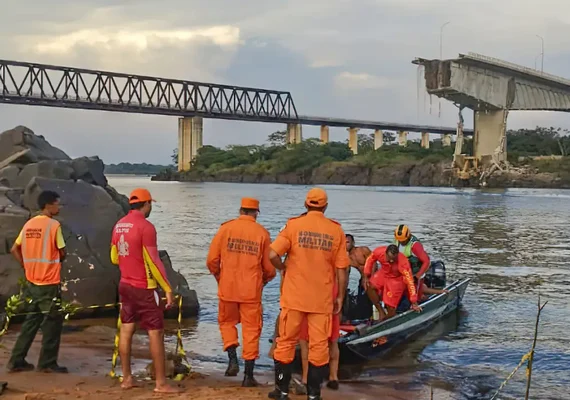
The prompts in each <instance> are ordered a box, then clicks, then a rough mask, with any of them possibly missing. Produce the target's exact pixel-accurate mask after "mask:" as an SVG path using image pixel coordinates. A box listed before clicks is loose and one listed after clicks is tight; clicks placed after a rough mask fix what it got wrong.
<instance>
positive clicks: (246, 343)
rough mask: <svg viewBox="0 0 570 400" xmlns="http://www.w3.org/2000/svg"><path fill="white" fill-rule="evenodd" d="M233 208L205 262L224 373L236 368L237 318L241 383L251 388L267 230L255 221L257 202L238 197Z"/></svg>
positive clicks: (268, 274)
mask: <svg viewBox="0 0 570 400" xmlns="http://www.w3.org/2000/svg"><path fill="white" fill-rule="evenodd" d="M239 213H240V216H239V217H238V218H237V219H233V220H230V221H227V222H224V223H223V224H222V225H221V226H220V229H219V230H218V232H217V233H216V236H214V238H213V240H212V243H211V244H210V251H209V252H208V258H207V261H206V264H207V266H208V269H209V270H210V273H211V274H212V275H214V277H215V278H216V281H217V282H218V297H219V307H218V324H219V326H220V332H221V334H222V340H223V342H224V351H226V352H227V353H228V358H229V364H228V369H227V370H226V376H236V375H237V374H238V373H239V364H238V359H237V353H236V349H237V347H238V346H239V341H238V331H237V328H236V325H237V324H239V323H240V322H241V326H242V335H243V358H244V360H245V373H244V378H243V382H242V386H243V387H254V386H257V385H258V384H257V382H256V380H255V379H254V377H253V370H254V367H255V360H256V359H257V358H259V338H260V336H261V329H262V327H263V309H262V306H261V295H262V292H263V286H264V285H265V284H267V283H268V282H269V281H271V280H272V279H273V278H274V277H275V268H274V267H273V265H272V264H271V261H270V260H269V246H270V245H271V238H270V236H269V232H268V231H267V230H266V229H265V228H264V227H263V226H262V225H260V224H258V223H257V222H256V221H257V216H258V214H259V201H258V200H256V199H253V198H247V197H246V198H243V199H242V200H241V207H240V210H239Z"/></svg>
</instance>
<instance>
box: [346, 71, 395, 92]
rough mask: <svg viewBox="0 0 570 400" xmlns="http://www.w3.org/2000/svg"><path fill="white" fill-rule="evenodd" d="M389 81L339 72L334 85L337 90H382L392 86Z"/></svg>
mask: <svg viewBox="0 0 570 400" xmlns="http://www.w3.org/2000/svg"><path fill="white" fill-rule="evenodd" d="M394 84H395V82H394V81H393V80H391V79H388V78H385V77H381V76H375V75H370V74H366V73H352V72H347V71H345V72H341V73H340V74H338V75H337V76H336V77H335V85H336V86H337V87H338V88H339V89H347V90H351V89H356V90H361V89H384V88H387V87H390V86H392V85H394Z"/></svg>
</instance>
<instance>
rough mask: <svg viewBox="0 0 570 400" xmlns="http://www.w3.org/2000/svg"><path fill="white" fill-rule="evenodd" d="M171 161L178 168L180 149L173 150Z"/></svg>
mask: <svg viewBox="0 0 570 400" xmlns="http://www.w3.org/2000/svg"><path fill="white" fill-rule="evenodd" d="M170 159H171V160H172V165H174V166H175V167H178V148H176V149H174V150H172V155H171V156H170Z"/></svg>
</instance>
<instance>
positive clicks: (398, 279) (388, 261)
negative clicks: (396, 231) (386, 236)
mask: <svg viewBox="0 0 570 400" xmlns="http://www.w3.org/2000/svg"><path fill="white" fill-rule="evenodd" d="M376 262H378V263H380V269H379V270H378V271H376V272H375V273H374V275H373V276H372V277H371V278H370V276H371V275H372V268H373V267H374V263H376ZM364 274H365V275H366V277H367V278H369V282H370V285H371V286H372V287H373V288H374V289H376V292H372V293H373V296H372V297H376V298H372V302H373V303H374V304H378V303H379V302H380V299H382V301H383V302H384V304H385V305H386V307H387V308H388V314H387V315H386V313H385V312H384V310H383V309H382V308H381V307H380V310H379V311H380V320H384V319H386V318H391V317H393V316H394V315H396V308H398V304H400V300H401V299H402V296H403V295H404V290H405V288H406V286H407V287H408V293H409V299H410V302H411V303H412V309H413V310H415V311H421V310H422V309H421V307H420V306H418V295H417V292H416V288H415V286H414V279H413V276H412V270H411V268H410V262H409V261H408V258H407V257H406V256H405V255H404V254H402V253H400V251H399V250H398V246H396V245H394V244H391V245H390V246H387V247H386V246H382V247H378V248H376V249H374V251H373V252H372V254H371V255H370V257H368V259H367V260H366V264H365V265H364ZM369 292H370V291H369ZM378 293H380V294H381V295H380V296H378Z"/></svg>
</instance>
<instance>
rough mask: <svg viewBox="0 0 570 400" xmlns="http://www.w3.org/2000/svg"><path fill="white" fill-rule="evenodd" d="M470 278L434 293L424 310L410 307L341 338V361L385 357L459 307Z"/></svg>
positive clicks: (423, 305)
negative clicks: (439, 292) (440, 292)
mask: <svg viewBox="0 0 570 400" xmlns="http://www.w3.org/2000/svg"><path fill="white" fill-rule="evenodd" d="M469 281H470V279H463V280H458V281H455V282H453V283H452V284H450V285H448V286H447V287H446V289H447V290H448V291H449V293H447V294H445V293H444V294H440V295H437V296H432V297H431V298H430V299H429V300H427V301H426V302H424V303H422V304H421V306H422V312H421V313H416V312H414V311H412V310H409V311H406V312H405V313H402V314H398V315H397V316H396V317H393V318H391V319H389V320H386V321H383V322H379V323H375V324H372V325H361V326H359V327H358V328H357V330H356V331H355V332H352V333H350V334H347V335H345V336H343V337H341V338H340V339H339V349H340V362H341V363H343V364H345V363H351V362H359V361H365V360H370V359H375V358H378V357H381V356H382V355H384V354H385V353H387V352H388V351H390V350H391V349H392V348H393V347H394V346H397V345H399V344H402V343H403V342H405V341H406V340H408V339H409V338H410V337H411V336H413V335H415V334H417V333H419V332H420V331H423V330H425V329H428V328H429V327H431V326H432V325H433V324H434V323H435V322H437V321H439V320H441V319H442V318H443V317H445V316H446V315H448V314H449V313H451V312H453V311H455V310H457V308H458V307H459V305H460V304H461V301H462V299H463V296H464V295H465V291H466V290H467V286H468V285H469Z"/></svg>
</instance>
